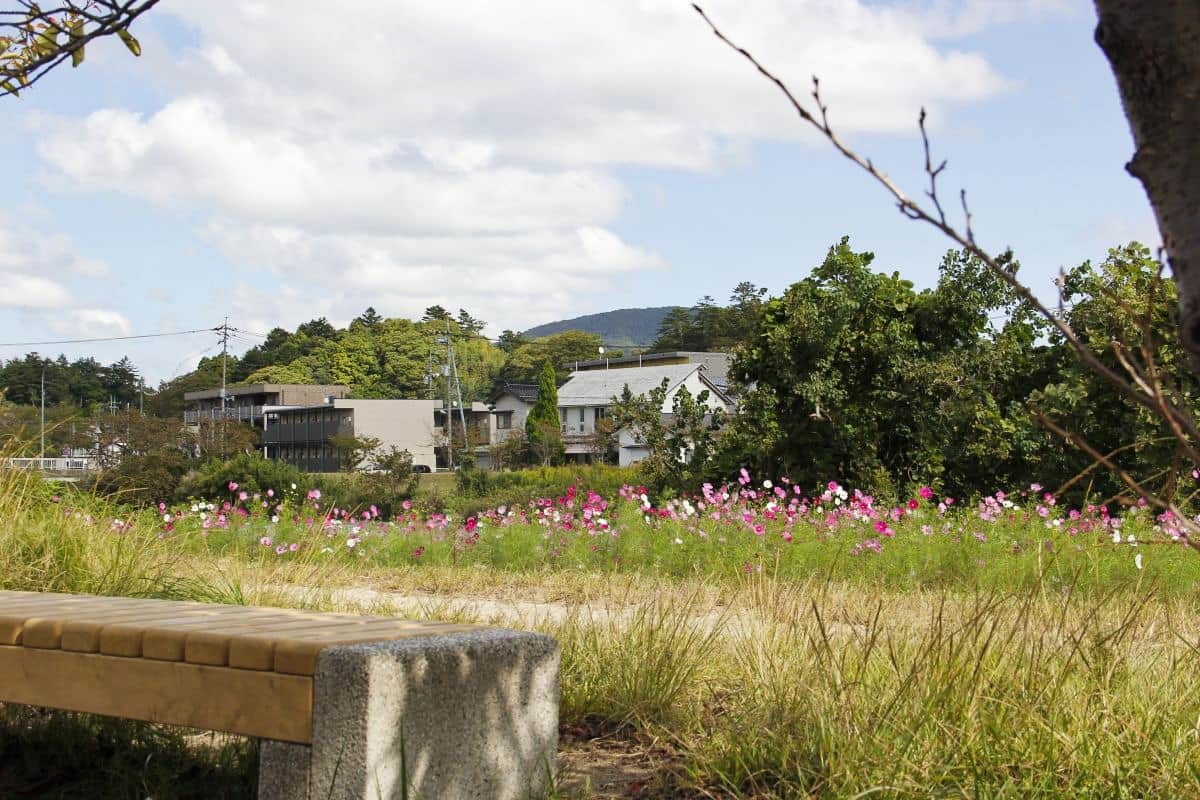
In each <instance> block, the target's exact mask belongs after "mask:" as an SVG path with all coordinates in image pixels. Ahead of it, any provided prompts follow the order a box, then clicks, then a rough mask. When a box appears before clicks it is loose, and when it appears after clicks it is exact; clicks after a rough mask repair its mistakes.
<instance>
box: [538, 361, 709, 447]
mask: <svg viewBox="0 0 1200 800" xmlns="http://www.w3.org/2000/svg"><path fill="white" fill-rule="evenodd" d="M664 379H665V380H666V381H667V393H666V396H665V398H664V399H663V405H662V413H663V414H664V415H669V414H670V413H671V411H672V408H673V403H674V400H675V395H676V394H678V393H679V390H680V389H682V388H685V387H686V388H687V390H688V392H690V393H691V395H692V396H693V397H696V396H698V395H699V394H700V393H701V392H703V391H705V390H708V393H709V396H708V400H707V405H708V406H709V407H710V408H711V409H713V410H714V411H716V410H717V409H724V410H729V409H732V401H731V400H730V399H729V397H728V396H727V395H726V394H725V392H724V391H722V390H721V389H720V388H719V387H718V386H717V385H716V384H715V383H714V382H713V381H712V380H710V379H709V378H708V376H707V374H706V370H705V368H704V366H703V365H702V364H696V363H682V364H666V365H655V366H643V367H642V368H640V369H607V370H605V369H600V370H585V371H579V372H575V373H572V375H571V377H570V379H569V380H568V381H567V382H566V383H564V384H563V385H562V386H561V387H559V390H558V413H559V419H560V421H561V422H562V434H563V444H564V446H565V447H566V452H567V455H568V456H571V457H574V458H577V459H580V460H586V459H590V458H591V457H592V453H593V450H594V442H595V439H594V436H595V432H596V423H597V422H598V421H599V420H602V419H604V418H605V417H607V416H608V415H609V413H610V411H611V408H612V405H613V398H616V397H620V396H621V395H622V394H623V393H624V391H625V388H626V387H629V391H630V392H631V393H633V394H634V395H635V396H637V395H647V394H649V393H650V391H651V390H653V389H656V388H658V387H659V386H660V385H662V382H663V380H664ZM617 451H618V463H620V465H621V466H623V467H625V466H629V465H630V464H633V463H636V462H638V461H641V460H642V459H643V458H645V457H646V455H647V453H646V449H645V446H644V444H643V443H642V442H640V441H638V440H637V437H636V436H635V435H634V433H633V432H632V431H629V430H622V431H619V432H618V436H617Z"/></svg>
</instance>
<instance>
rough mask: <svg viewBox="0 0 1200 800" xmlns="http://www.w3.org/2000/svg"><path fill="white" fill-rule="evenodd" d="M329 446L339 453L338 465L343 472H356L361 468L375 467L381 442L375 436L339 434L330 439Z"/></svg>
mask: <svg viewBox="0 0 1200 800" xmlns="http://www.w3.org/2000/svg"><path fill="white" fill-rule="evenodd" d="M329 444H330V446H332V447H333V449H334V450H336V451H337V454H338V464H339V466H340V467H341V469H342V471H343V472H354V471H355V470H357V469H359V468H360V467H364V466H366V467H371V466H373V459H374V454H375V451H376V450H377V449H378V448H379V440H378V439H376V438H375V437H374V436H352V435H350V434H338V435H337V436H331V437H330V438H329Z"/></svg>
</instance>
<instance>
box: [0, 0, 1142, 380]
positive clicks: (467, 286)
mask: <svg viewBox="0 0 1200 800" xmlns="http://www.w3.org/2000/svg"><path fill="white" fill-rule="evenodd" d="M0 2H2V0H0ZM704 6H705V11H706V12H707V13H708V14H709V16H710V17H711V18H712V19H713V21H714V22H716V23H717V24H718V25H719V26H720V27H721V28H722V29H723V30H724V31H725V32H726V33H727V34H728V35H729V36H730V37H731V38H733V39H734V40H735V41H736V42H738V43H739V44H741V45H743V46H744V47H746V48H747V49H749V50H750V51H751V52H752V53H754V54H755V56H757V57H758V58H759V59H760V60H761V61H762V62H763V63H765V64H766V65H767V66H769V67H770V68H771V69H772V70H773V71H775V72H776V73H777V74H779V75H780V76H781V77H783V78H784V80H786V81H787V82H788V83H789V85H791V86H792V87H793V89H794V90H796V91H797V93H798V94H800V95H801V96H802V97H804V98H805V99H807V93H808V91H809V88H810V86H811V84H810V79H811V76H812V75H814V74H815V75H818V76H819V77H820V79H821V90H822V96H823V99H824V101H825V103H826V104H827V106H828V108H829V115H830V120H831V123H832V124H833V126H834V128H835V129H836V131H837V132H838V133H839V135H841V136H842V137H843V138H844V139H845V140H846V141H847V142H848V143H849V144H850V145H851V146H853V147H854V148H856V149H858V150H859V151H861V152H862V153H863V154H864V155H866V156H869V157H870V158H871V159H872V160H873V162H874V163H875V164H877V165H879V166H880V167H881V168H882V169H884V170H885V171H886V172H887V173H888V174H889V175H890V176H892V177H893V178H894V179H895V180H896V181H897V182H898V183H900V185H901V186H903V187H904V188H905V189H906V190H907V191H908V192H909V193H910V194H912V195H920V193H921V191H922V189H923V188H924V177H923V174H922V166H923V155H922V151H921V140H920V137H919V134H918V131H917V126H916V120H917V114H918V112H919V110H920V109H921V108H922V107H923V108H925V109H926V111H927V113H928V127H929V131H930V134H931V137H932V142H933V148H934V151H935V154H937V155H938V156H939V157H941V158H945V159H947V160H948V164H949V165H948V168H947V171H946V172H945V173H944V174H943V177H942V179H941V181H942V185H943V187H944V189H945V191H946V193H947V196H948V197H949V198H950V199H952V200H956V199H957V196H958V189H959V188H960V187H963V188H966V190H967V194H968V198H969V200H970V204H971V211H972V215H973V218H974V229H975V233H976V236H977V239H978V240H979V242H980V243H981V244H982V245H983V246H984V247H985V248H988V249H990V250H993V251H998V250H1002V249H1003V248H1006V247H1012V248H1013V250H1014V251H1015V253H1016V255H1017V258H1018V259H1019V260H1020V262H1021V264H1022V270H1021V274H1022V275H1023V276H1024V277H1025V279H1026V280H1027V281H1028V282H1029V283H1030V284H1031V285H1032V286H1033V287H1034V288H1035V290H1036V291H1037V292H1038V293H1039V294H1041V295H1043V296H1045V297H1050V296H1052V284H1051V282H1052V280H1053V277H1054V276H1055V275H1056V274H1057V273H1058V270H1059V269H1060V268H1070V267H1072V266H1075V265H1077V264H1079V263H1081V262H1083V261H1085V260H1089V259H1090V260H1093V261H1098V260H1101V259H1103V258H1104V256H1105V253H1106V251H1107V249H1108V248H1109V247H1113V246H1116V245H1118V244H1122V243H1125V242H1128V241H1130V240H1132V239H1136V240H1138V241H1141V242H1143V243H1145V244H1149V245H1151V246H1155V245H1157V244H1158V242H1159V237H1158V234H1157V229H1156V226H1155V224H1154V219H1153V215H1152V213H1151V211H1150V209H1149V206H1148V204H1147V202H1146V199H1145V195H1144V193H1143V192H1142V190H1141V187H1140V185H1139V184H1138V183H1137V182H1136V181H1134V180H1133V179H1132V178H1131V177H1129V176H1128V175H1127V174H1126V173H1125V171H1124V169H1123V167H1124V164H1125V163H1126V161H1128V159H1129V157H1130V155H1131V154H1132V140H1131V137H1130V134H1129V128H1128V125H1127V123H1126V120H1125V118H1124V115H1123V114H1122V111H1121V107H1120V100H1119V97H1118V95H1117V91H1116V85H1115V81H1114V79H1113V76H1112V73H1111V71H1110V70H1109V68H1108V64H1107V62H1106V61H1105V60H1104V58H1103V55H1102V54H1101V53H1100V51H1099V48H1098V47H1097V46H1096V45H1095V43H1094V42H1093V40H1092V32H1093V29H1094V27H1095V12H1094V10H1093V9H1092V6H1091V3H1089V2H1087V1H1086V0H960V1H959V2H952V1H951V0H706V2H705V3H704ZM353 8H354V14H353V15H352V16H351V15H346V14H331V12H330V5H329V4H328V3H325V2H317V1H316V0H289V2H288V3H285V4H284V3H267V2H251V1H249V0H243V1H242V2H238V3H228V4H226V3H221V4H213V3H212V2H211V1H210V0H162V2H161V3H160V4H159V5H158V6H156V7H155V8H154V9H153V10H152V11H151V12H150V13H148V14H146V15H145V16H144V17H142V18H141V19H139V20H138V21H137V22H136V23H135V25H134V28H133V32H134V33H135V34H136V35H137V37H138V39H139V40H140V41H141V44H142V51H143V55H142V57H141V58H136V59H135V58H133V57H132V56H131V55H130V54H129V53H128V52H127V51H126V50H125V48H124V46H123V45H122V44H121V43H120V42H119V41H117V40H115V39H114V40H112V41H99V42H95V43H93V44H91V45H89V49H88V53H87V60H86V61H85V63H84V64H83V66H81V67H80V68H79V69H76V70H71V69H60V70H58V71H56V72H54V73H51V74H50V75H49V76H48V77H46V78H45V79H44V80H43V81H42V82H41V83H39V84H37V85H36V86H35V87H33V88H32V89H31V90H30V91H27V92H25V93H23V94H22V96H21V97H20V98H19V99H13V98H3V99H0V120H3V124H2V125H0V169H2V173H0V174H3V176H4V178H5V181H4V188H5V195H6V201H5V202H4V203H3V204H0V287H3V290H0V358H4V359H8V358H13V357H18V356H20V355H22V354H24V353H26V352H29V351H31V350H36V351H38V352H40V353H42V354H44V355H57V354H58V353H60V352H62V353H66V354H67V355H68V357H71V358H75V357H79V356H95V357H97V358H99V359H100V360H102V361H105V362H108V361H113V360H116V359H117V358H120V357H121V356H122V355H128V356H129V357H130V358H131V359H132V360H133V361H134V362H135V363H136V364H137V365H138V366H139V367H141V369H142V370H143V372H144V374H145V377H146V378H147V382H148V383H149V384H151V385H153V384H154V383H156V382H157V381H160V380H164V379H170V378H172V377H174V376H177V375H179V374H182V373H183V372H186V371H188V370H189V369H191V368H192V367H193V366H194V365H195V362H196V360H197V358H198V357H199V356H200V355H209V354H212V353H213V352H216V351H219V345H218V344H217V338H216V336H215V334H212V333H201V334H189V335H184V336H168V337H161V338H150V339H135V340H127V341H123V342H108V343H104V342H100V343H86V344H75V345H42V346H29V345H25V344H23V343H24V342H31V341H44V340H55V339H68V338H86V337H111V336H134V335H143V334H154V333H171V332H176V331H185V330H192V329H210V328H213V327H214V326H217V325H220V324H221V322H222V320H223V319H225V318H226V317H228V320H229V324H230V325H231V326H234V327H237V328H239V329H240V330H241V331H244V332H245V333H242V334H239V335H238V336H237V337H236V338H235V340H234V341H233V342H232V343H231V348H232V349H233V351H234V352H238V351H240V350H244V349H245V348H246V347H247V346H249V345H250V344H252V343H253V342H255V341H258V339H257V338H256V334H265V333H266V332H268V331H269V330H270V329H271V328H274V327H276V326H280V327H284V328H288V329H293V328H294V327H295V326H296V325H297V324H299V323H301V322H304V321H306V320H309V319H313V318H316V317H321V316H324V317H327V318H328V319H329V320H330V321H331V322H333V323H335V324H337V325H345V324H346V323H348V322H349V321H350V320H351V319H353V318H354V317H355V316H357V315H358V314H360V313H361V312H362V311H363V310H364V309H365V308H366V307H368V306H372V307H374V308H375V309H376V310H377V311H378V312H379V313H380V314H383V315H384V316H407V317H419V316H420V314H421V312H422V311H423V310H424V309H425V308H426V307H428V306H430V305H433V304H440V305H442V306H445V307H446V308H449V309H451V310H452V311H456V310H457V309H459V308H465V309H467V310H468V311H469V312H470V313H471V314H472V315H473V316H475V317H478V318H481V319H483V320H486V321H487V323H488V327H487V328H486V329H485V331H486V332H487V333H489V334H490V335H493V336H496V335H498V334H499V333H500V331H502V330H504V329H506V328H512V329H516V330H520V329H524V328H528V327H532V326H534V325H537V324H541V323H544V322H549V321H552V320H557V319H563V318H568V317H573V316H578V315H581V314H587V313H593V312H597V311H605V310H609V309H614V308H625V307H640V306H660V305H672V304H678V305H691V304H693V303H694V302H695V301H696V300H697V299H698V298H700V297H702V296H705V295H711V296H713V297H715V298H716V299H717V300H718V301H722V300H724V299H725V298H727V297H728V295H729V293H730V290H731V289H732V288H733V286H734V285H736V284H737V283H738V282H740V281H744V280H748V281H752V282H754V283H756V284H758V285H760V286H765V287H767V288H768V289H769V290H770V292H771V293H772V294H778V293H780V292H782V291H783V290H785V289H786V288H787V287H788V286H789V285H790V284H792V283H794V282H795V281H798V280H801V279H803V278H804V277H805V276H806V275H807V274H808V273H809V271H810V270H811V269H812V268H813V267H814V266H815V265H817V264H819V263H820V262H821V260H822V259H823V257H824V255H825V252H826V251H827V249H828V248H829V246H830V245H832V244H834V243H835V242H837V241H838V240H839V239H841V238H842V237H843V236H848V237H850V241H851V244H852V245H853V246H854V247H855V249H858V250H869V251H871V252H873V253H874V254H875V257H876V260H875V262H874V263H875V266H876V267H877V268H878V269H880V270H883V271H887V272H891V271H899V272H900V273H901V274H902V275H903V276H905V277H907V278H909V279H911V280H913V281H914V282H915V283H916V285H917V286H918V287H927V286H931V285H933V284H934V283H935V282H936V280H937V267H938V263H939V262H940V260H941V257H942V255H943V254H944V253H945V251H946V250H947V248H948V247H949V246H950V243H949V242H948V241H947V240H946V239H944V238H942V237H941V235H940V234H939V233H937V232H936V231H934V230H933V229H931V228H928V227H926V226H922V225H920V224H918V223H915V222H911V221H909V220H906V219H905V218H904V217H902V216H901V215H900V214H899V213H898V212H897V210H896V208H895V205H894V203H891V202H890V201H889V199H888V198H887V196H886V195H885V194H884V192H883V191H882V189H881V188H880V187H879V186H878V185H876V184H874V183H873V182H872V181H871V180H870V179H869V178H868V176H866V175H865V174H864V173H862V172H861V171H859V170H858V169H857V168H856V167H854V165H852V164H851V163H850V162H849V161H847V160H846V159H844V158H842V157H840V156H839V155H838V154H837V153H836V152H834V151H833V150H832V149H831V147H830V146H829V145H828V143H826V142H824V141H822V140H820V139H819V138H818V137H817V136H815V135H814V134H813V133H812V132H811V131H809V130H806V128H805V126H804V125H803V124H802V123H801V122H800V121H799V120H798V119H797V117H796V116H795V114H794V112H792V111H791V110H790V108H789V107H788V105H787V104H786V102H785V101H784V99H783V98H782V96H781V95H780V94H779V92H778V91H777V90H776V89H774V88H773V87H772V86H771V85H769V84H768V83H767V82H766V81H765V80H764V79H763V78H762V77H761V76H759V75H757V73H755V72H754V70H753V68H752V67H750V65H748V64H747V63H746V62H745V61H743V60H742V59H741V58H740V57H739V56H737V54H735V53H734V52H732V51H731V50H729V49H728V48H726V47H725V46H723V45H722V44H721V43H720V42H719V41H717V40H716V39H715V38H714V37H713V36H712V34H711V33H710V32H709V30H708V29H707V27H706V26H705V25H704V23H703V21H702V20H701V19H700V18H699V17H698V16H697V15H696V13H695V12H694V11H693V10H692V9H691V6H690V3H688V2H686V1H685V0H620V2H612V3H585V2H575V0H526V1H525V2H523V3H518V4H496V3H491V2H486V1H485V0H463V2H458V3H434V2H429V1H428V0H425V1H424V2H398V1H397V0H360V2H358V3H356V4H354V6H353ZM950 205H951V206H952V207H953V209H954V211H955V212H956V211H957V202H953V203H951V204H950Z"/></svg>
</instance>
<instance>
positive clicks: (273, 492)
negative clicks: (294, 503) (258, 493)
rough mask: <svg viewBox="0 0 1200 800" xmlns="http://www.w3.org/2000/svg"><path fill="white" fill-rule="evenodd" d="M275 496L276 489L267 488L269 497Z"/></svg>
mask: <svg viewBox="0 0 1200 800" xmlns="http://www.w3.org/2000/svg"><path fill="white" fill-rule="evenodd" d="M274 496H275V490H274V489H267V497H274Z"/></svg>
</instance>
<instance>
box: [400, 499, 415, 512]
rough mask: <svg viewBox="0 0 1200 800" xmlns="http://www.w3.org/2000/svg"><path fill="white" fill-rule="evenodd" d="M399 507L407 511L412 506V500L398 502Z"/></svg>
mask: <svg viewBox="0 0 1200 800" xmlns="http://www.w3.org/2000/svg"><path fill="white" fill-rule="evenodd" d="M400 507H401V508H403V509H404V510H405V511H408V510H409V509H410V508H412V500H405V501H404V502H403V503H401V504H400Z"/></svg>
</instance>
